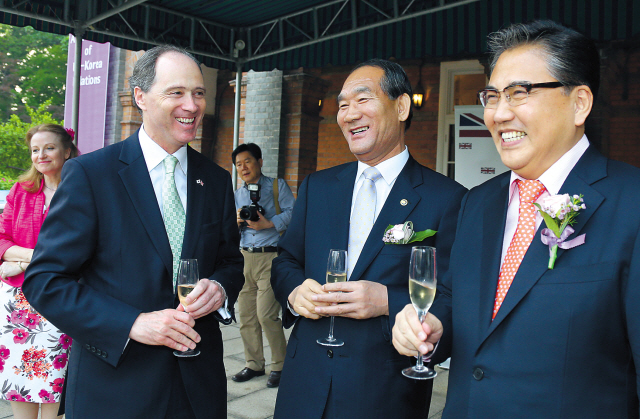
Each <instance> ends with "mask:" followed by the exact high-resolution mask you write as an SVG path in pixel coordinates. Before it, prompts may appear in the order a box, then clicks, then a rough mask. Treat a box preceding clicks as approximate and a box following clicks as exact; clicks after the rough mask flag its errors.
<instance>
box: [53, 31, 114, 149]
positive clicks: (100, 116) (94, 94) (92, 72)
mask: <svg viewBox="0 0 640 419" xmlns="http://www.w3.org/2000/svg"><path fill="white" fill-rule="evenodd" d="M110 48H111V44H110V43H108V42H107V43H105V44H100V43H97V42H92V41H87V40H84V39H83V40H82V57H81V60H82V61H81V65H80V109H79V111H78V132H77V133H76V138H77V140H78V148H79V149H80V152H81V153H83V154H84V153H89V152H91V151H94V150H97V149H99V148H102V147H104V134H105V122H106V113H107V83H108V81H109V50H110ZM75 49H76V38H75V36H73V35H71V34H69V50H68V58H67V85H66V94H65V101H64V126H65V128H72V127H73V121H72V114H73V76H74V74H73V73H74V72H73V65H74V62H75Z"/></svg>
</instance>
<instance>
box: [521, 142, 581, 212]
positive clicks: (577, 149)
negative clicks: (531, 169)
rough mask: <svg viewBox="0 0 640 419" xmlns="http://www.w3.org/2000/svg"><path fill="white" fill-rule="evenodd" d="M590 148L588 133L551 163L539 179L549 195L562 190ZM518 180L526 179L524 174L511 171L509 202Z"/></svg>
mask: <svg viewBox="0 0 640 419" xmlns="http://www.w3.org/2000/svg"><path fill="white" fill-rule="evenodd" d="M587 148H589V140H588V139H587V136H586V135H583V136H582V138H580V140H579V141H578V142H577V143H576V145H574V146H573V147H571V149H570V150H569V151H567V152H566V153H564V154H563V155H562V157H560V158H559V159H558V160H557V161H556V162H555V163H553V164H552V165H551V167H549V168H548V169H547V170H546V171H545V172H544V173H543V174H542V175H541V176H540V177H539V178H538V180H539V181H540V183H542V184H543V185H544V187H545V189H546V190H547V192H549V195H557V194H558V192H560V188H561V187H562V185H563V184H564V181H565V180H567V177H568V176H569V173H571V171H572V170H573V168H574V166H575V165H576V163H578V160H580V157H582V155H583V154H584V152H585V151H587ZM516 180H525V179H524V178H523V177H522V176H519V175H517V174H516V173H515V172H513V171H511V184H510V188H509V197H510V198H509V202H511V198H512V197H513V192H514V190H515V188H516V184H515V181H516Z"/></svg>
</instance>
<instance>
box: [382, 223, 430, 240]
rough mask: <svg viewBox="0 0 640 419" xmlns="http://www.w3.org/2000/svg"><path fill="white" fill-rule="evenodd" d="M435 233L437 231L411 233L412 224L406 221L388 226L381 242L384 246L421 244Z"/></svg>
mask: <svg viewBox="0 0 640 419" xmlns="http://www.w3.org/2000/svg"><path fill="white" fill-rule="evenodd" d="M436 233H437V231H435V230H424V231H413V223H412V222H411V221H407V222H406V223H404V224H397V225H392V224H389V226H388V227H387V229H386V230H385V231H384V235H383V236H382V241H383V242H384V243H385V244H409V243H414V242H421V241H422V240H424V239H426V238H427V237H431V236H433V235H434V234H436Z"/></svg>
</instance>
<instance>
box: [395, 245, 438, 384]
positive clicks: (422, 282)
mask: <svg viewBox="0 0 640 419" xmlns="http://www.w3.org/2000/svg"><path fill="white" fill-rule="evenodd" d="M409 296H410V297H411V304H413V308H414V309H415V310H416V312H417V313H418V318H419V319H420V323H422V322H423V321H424V317H425V316H426V315H427V312H428V311H429V308H431V304H432V303H433V299H434V298H435V296H436V249H435V247H429V246H416V247H413V248H412V249H411V261H410V263H409ZM432 354H433V351H431V352H430V353H428V354H427V355H425V356H424V357H423V355H422V354H420V353H418V362H417V363H416V365H415V366H414V367H409V368H406V369H404V370H402V375H404V376H405V377H409V378H413V379H415V380H430V379H432V378H435V376H436V375H438V374H437V373H436V372H435V371H434V370H433V369H431V368H429V367H427V366H425V365H424V363H423V360H426V361H427V362H429V360H430V359H431V355H432Z"/></svg>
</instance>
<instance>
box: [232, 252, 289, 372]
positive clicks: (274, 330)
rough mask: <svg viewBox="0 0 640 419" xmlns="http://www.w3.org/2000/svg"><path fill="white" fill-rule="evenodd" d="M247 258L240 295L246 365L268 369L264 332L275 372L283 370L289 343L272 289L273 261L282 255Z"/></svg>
mask: <svg viewBox="0 0 640 419" xmlns="http://www.w3.org/2000/svg"><path fill="white" fill-rule="evenodd" d="M242 255H243V256H244V286H243V287H242V291H240V295H239V296H238V318H239V320H240V336H241V337H242V343H243V344H244V358H245V366H246V367H247V368H251V369H252V370H254V371H262V370H264V366H265V360H264V350H263V343H262V332H263V331H264V334H265V335H266V336H267V340H268V341H269V346H270V347H271V371H282V364H283V363H284V357H285V352H286V349H287V340H286V339H285V337H284V331H283V330H282V320H281V319H280V309H281V308H280V303H278V302H277V301H276V298H275V295H274V294H273V289H271V261H272V260H273V259H275V257H276V256H278V254H277V253H276V252H271V253H250V252H247V251H245V250H242Z"/></svg>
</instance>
